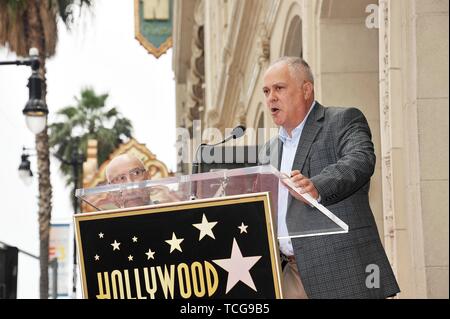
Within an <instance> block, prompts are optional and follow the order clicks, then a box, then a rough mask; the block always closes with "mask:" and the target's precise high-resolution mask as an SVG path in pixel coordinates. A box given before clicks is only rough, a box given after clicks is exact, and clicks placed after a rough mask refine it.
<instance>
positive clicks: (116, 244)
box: [111, 240, 120, 251]
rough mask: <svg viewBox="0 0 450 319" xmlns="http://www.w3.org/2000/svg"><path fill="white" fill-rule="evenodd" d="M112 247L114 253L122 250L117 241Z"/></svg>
mask: <svg viewBox="0 0 450 319" xmlns="http://www.w3.org/2000/svg"><path fill="white" fill-rule="evenodd" d="M111 246H113V251H114V250H120V248H119V246H120V243H118V242H117V240H114V242H113V243H112V244H111Z"/></svg>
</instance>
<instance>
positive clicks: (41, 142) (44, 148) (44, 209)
mask: <svg viewBox="0 0 450 319" xmlns="http://www.w3.org/2000/svg"><path fill="white" fill-rule="evenodd" d="M39 5H40V4H39V1H30V2H29V8H28V22H29V41H30V44H31V46H30V47H35V48H37V49H38V50H39V57H40V61H41V69H40V73H41V76H42V77H43V78H44V83H43V84H44V85H43V92H42V99H43V100H44V101H45V97H46V93H47V87H46V84H45V58H46V55H45V52H47V50H46V47H45V40H44V37H43V36H42V35H43V34H44V30H43V21H42V20H41V18H40V15H39ZM36 152H37V167H38V174H39V178H38V181H39V217H38V218H39V240H40V245H39V246H40V248H39V250H40V252H39V263H40V281H39V282H40V283H39V296H40V298H41V299H48V264H49V262H48V249H49V235H50V220H51V215H52V185H51V183H50V157H49V145H48V135H47V127H46V128H45V129H44V131H43V132H41V133H40V134H38V135H36Z"/></svg>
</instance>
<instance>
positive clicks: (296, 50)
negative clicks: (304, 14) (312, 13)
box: [284, 15, 303, 58]
mask: <svg viewBox="0 0 450 319" xmlns="http://www.w3.org/2000/svg"><path fill="white" fill-rule="evenodd" d="M284 55H285V56H296V57H301V58H302V57H303V45H302V20H301V19H300V17H299V16H298V15H296V16H295V17H294V18H293V19H292V20H291V22H290V25H289V29H288V33H287V36H286V41H285V44H284Z"/></svg>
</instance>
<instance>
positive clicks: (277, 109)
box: [270, 106, 280, 114]
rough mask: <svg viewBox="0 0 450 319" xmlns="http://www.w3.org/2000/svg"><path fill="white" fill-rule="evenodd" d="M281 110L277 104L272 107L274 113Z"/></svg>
mask: <svg viewBox="0 0 450 319" xmlns="http://www.w3.org/2000/svg"><path fill="white" fill-rule="evenodd" d="M279 110H280V109H279V108H278V107H276V106H274V107H271V108H270V112H272V114H275V113H277V112H278V111H279Z"/></svg>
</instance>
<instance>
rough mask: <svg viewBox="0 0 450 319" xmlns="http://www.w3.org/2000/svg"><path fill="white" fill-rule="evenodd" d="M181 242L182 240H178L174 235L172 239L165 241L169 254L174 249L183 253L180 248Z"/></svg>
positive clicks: (173, 234)
mask: <svg viewBox="0 0 450 319" xmlns="http://www.w3.org/2000/svg"><path fill="white" fill-rule="evenodd" d="M183 240H184V238H180V239H178V238H177V236H175V233H172V239H168V240H166V243H168V244H169V245H170V253H172V252H173V251H174V250H175V249H176V250H179V251H181V252H183V251H182V250H181V246H180V244H181V242H182V241H183Z"/></svg>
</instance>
